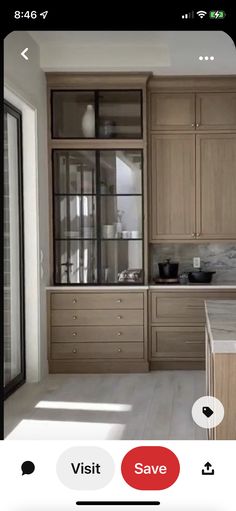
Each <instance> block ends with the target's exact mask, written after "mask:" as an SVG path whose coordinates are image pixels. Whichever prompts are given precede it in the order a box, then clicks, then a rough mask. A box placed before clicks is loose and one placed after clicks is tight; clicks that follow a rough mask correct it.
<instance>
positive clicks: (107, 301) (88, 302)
mask: <svg viewBox="0 0 236 511" xmlns="http://www.w3.org/2000/svg"><path fill="white" fill-rule="evenodd" d="M51 304H52V309H58V310H59V309H63V310H65V309H80V310H81V309H90V310H91V309H105V310H108V309H142V308H143V294H142V293H122V292H121V293H109V292H106V293H96V292H94V293H53V294H52V296H51Z"/></svg>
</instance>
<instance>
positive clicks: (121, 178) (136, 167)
mask: <svg viewBox="0 0 236 511" xmlns="http://www.w3.org/2000/svg"><path fill="white" fill-rule="evenodd" d="M100 192H101V194H125V193H126V194H141V193H142V152H141V151H136V150H130V149H129V150H126V151H125V150H123V151H100Z"/></svg>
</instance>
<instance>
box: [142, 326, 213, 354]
mask: <svg viewBox="0 0 236 511" xmlns="http://www.w3.org/2000/svg"><path fill="white" fill-rule="evenodd" d="M204 355H205V332H204V328H201V327H176V326H175V327H164V326H163V327H152V353H151V356H152V359H156V358H158V359H160V358H175V359H177V358H178V359H180V358H182V359H183V358H202V359H204Z"/></svg>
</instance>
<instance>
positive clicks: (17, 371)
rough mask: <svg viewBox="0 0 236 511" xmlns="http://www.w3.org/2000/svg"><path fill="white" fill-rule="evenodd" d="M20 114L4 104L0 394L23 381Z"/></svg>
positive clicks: (22, 236)
mask: <svg viewBox="0 0 236 511" xmlns="http://www.w3.org/2000/svg"><path fill="white" fill-rule="evenodd" d="M23 225H24V218H23V167H22V117H21V112H20V111H18V110H17V109H16V108H15V107H14V106H12V105H11V104H9V103H8V102H4V393H5V397H8V396H9V395H10V394H11V393H12V392H14V391H15V390H16V388H18V387H19V386H20V385H21V384H22V383H24V381H25V314H24V228H23Z"/></svg>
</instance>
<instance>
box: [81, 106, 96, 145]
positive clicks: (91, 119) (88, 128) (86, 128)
mask: <svg viewBox="0 0 236 511" xmlns="http://www.w3.org/2000/svg"><path fill="white" fill-rule="evenodd" d="M82 131H83V134H84V136H85V137H88V138H92V137H94V136H95V112H94V108H93V105H87V108H86V111H85V113H84V115H83V117H82Z"/></svg>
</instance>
